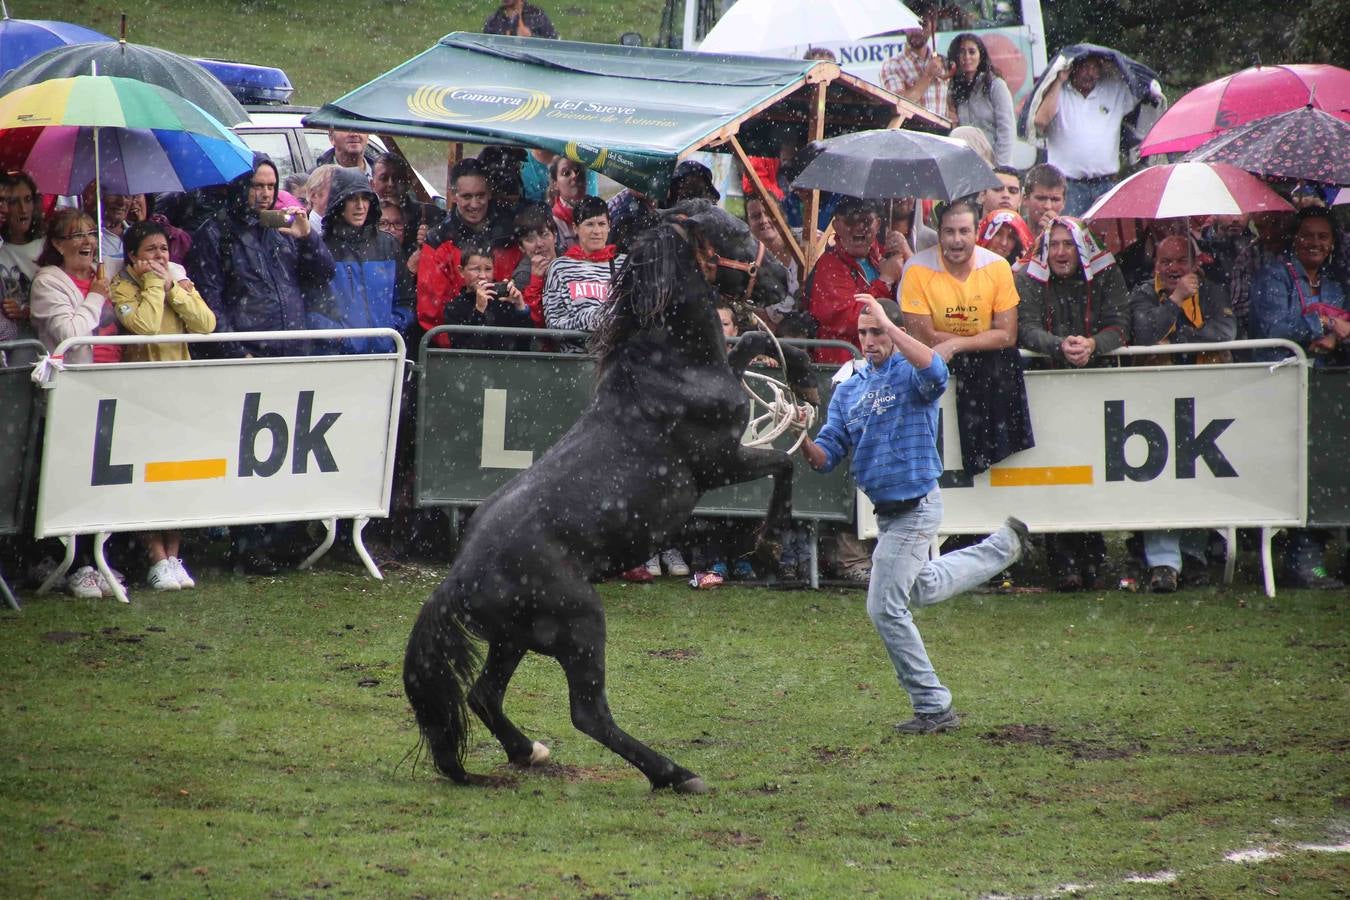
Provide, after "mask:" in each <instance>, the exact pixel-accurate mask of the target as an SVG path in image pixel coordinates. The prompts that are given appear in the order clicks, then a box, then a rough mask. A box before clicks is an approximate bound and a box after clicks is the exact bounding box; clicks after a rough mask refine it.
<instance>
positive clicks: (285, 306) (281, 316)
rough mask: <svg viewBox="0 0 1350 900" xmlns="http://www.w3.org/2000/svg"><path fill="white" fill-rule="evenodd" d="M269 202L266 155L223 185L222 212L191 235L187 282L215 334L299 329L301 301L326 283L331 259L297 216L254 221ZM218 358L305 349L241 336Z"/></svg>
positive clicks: (272, 203) (273, 187) (273, 197)
mask: <svg viewBox="0 0 1350 900" xmlns="http://www.w3.org/2000/svg"><path fill="white" fill-rule="evenodd" d="M276 202H277V168H276V166H275V165H274V164H273V163H272V161H271V160H270V159H268V158H267V156H266V155H264V154H261V153H259V154H255V155H254V157H253V171H251V172H248V173H246V174H244V175H241V176H239V177H238V178H236V179H235V180H234V181H232V182H230V184H229V187H228V199H227V201H226V205H225V208H224V209H223V210H221V211H220V212H218V213H216V214H215V215H213V216H212V217H211V218H209V219H207V220H206V221H205V222H204V223H203V224H202V226H201V227H200V228H198V229H197V232H196V233H195V234H194V235H193V236H192V250H191V251H189V253H188V258H187V271H188V277H189V278H191V279H192V283H193V284H195V285H196V286H197V290H198V291H199V292H200V293H201V295H202V298H203V299H204V300H205V301H206V304H207V306H209V307H211V311H212V312H213V313H215V314H216V331H217V332H246V331H294V330H299V329H303V328H305V327H306V324H305V310H306V306H307V299H308V298H314V297H319V296H322V295H323V293H324V292H325V291H326V290H327V288H328V284H329V282H330V281H332V278H333V273H334V266H333V256H332V254H331V253H329V252H328V248H327V247H326V246H325V245H324V242H323V239H322V238H321V237H320V236H319V235H318V234H317V233H315V232H314V231H313V230H312V229H311V228H310V225H309V218H308V217H307V216H306V215H305V212H304V210H297V211H296V215H295V216H293V217H292V219H291V221H290V223H289V224H287V225H285V226H284V227H280V228H273V227H268V226H265V225H264V224H263V223H262V221H261V219H260V218H259V213H260V212H262V211H263V210H271V209H274V208H275V207H276ZM223 352H224V353H225V354H226V355H228V356H233V357H250V356H298V355H304V354H305V353H307V352H308V348H307V347H306V346H305V345H304V344H302V343H297V342H295V341H262V340H249V339H247V338H241V339H240V340H239V341H237V342H234V343H231V344H226V345H224V351H223Z"/></svg>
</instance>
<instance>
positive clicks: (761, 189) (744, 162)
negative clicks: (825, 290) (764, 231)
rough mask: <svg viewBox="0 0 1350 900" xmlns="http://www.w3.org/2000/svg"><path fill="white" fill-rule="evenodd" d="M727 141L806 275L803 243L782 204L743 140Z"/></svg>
mask: <svg viewBox="0 0 1350 900" xmlns="http://www.w3.org/2000/svg"><path fill="white" fill-rule="evenodd" d="M727 143H729V144H730V145H731V149H732V152H734V153H735V154H736V159H738V160H739V161H740V163H741V166H742V167H743V168H744V169H745V174H746V175H747V176H749V178H750V186H751V187H753V188H754V189H755V194H754V195H755V197H757V198H759V201H760V202H761V203H762V204H763V205H764V210H765V212H767V213H768V214H769V218H770V219H772V220H773V227H774V229H775V230H777V232H778V233H779V234H780V235H782V237H783V242H784V243H786V244H787V247H788V249H789V250H791V251H792V256H793V258H794V259H796V260H797V265H798V266H799V267H800V268H801V271H802V275H803V277H805V274H806V254H805V253H803V252H802V248H801V245H800V244H798V243H797V237H796V235H794V234H793V233H792V226H790V225H788V222H787V219H786V218H784V217H783V208H782V206H780V205H779V203H778V200H777V199H776V198H775V197H774V196H773V195H772V194H771V193H769V189H768V188H767V187H765V186H764V181H763V179H761V178H760V177H759V173H758V172H756V171H755V167H754V166H752V165H750V157H749V155H747V154H746V152H745V148H744V147H742V146H741V142H740V141H739V140H737V139H736V137H735V136H734V135H733V136H732V137H731V139H730V140H729V141H728V142H727Z"/></svg>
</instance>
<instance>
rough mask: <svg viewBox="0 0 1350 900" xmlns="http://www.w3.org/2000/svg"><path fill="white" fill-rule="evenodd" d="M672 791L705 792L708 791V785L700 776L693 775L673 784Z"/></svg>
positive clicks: (686, 792) (685, 792)
mask: <svg viewBox="0 0 1350 900" xmlns="http://www.w3.org/2000/svg"><path fill="white" fill-rule="evenodd" d="M674 791H675V793H677V794H706V793H708V786H707V785H706V784H704V783H703V779H702V778H699V777H698V776H697V775H695V776H694V777H693V778H690V779H689V780H688V781H681V782H680V783H679V784H677V785H675V787H674Z"/></svg>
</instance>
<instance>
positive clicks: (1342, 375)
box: [1308, 368, 1350, 528]
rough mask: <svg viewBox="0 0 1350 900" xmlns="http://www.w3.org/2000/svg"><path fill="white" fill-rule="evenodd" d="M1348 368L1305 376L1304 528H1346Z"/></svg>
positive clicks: (1349, 517) (1349, 495) (1349, 514)
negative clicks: (1306, 408)
mask: <svg viewBox="0 0 1350 900" xmlns="http://www.w3.org/2000/svg"><path fill="white" fill-rule="evenodd" d="M1347 460H1350V368H1348V369H1313V370H1312V371H1310V372H1309V373H1308V527H1310V528H1345V527H1347V526H1350V471H1347V465H1346V461H1347Z"/></svg>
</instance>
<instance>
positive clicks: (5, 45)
mask: <svg viewBox="0 0 1350 900" xmlns="http://www.w3.org/2000/svg"><path fill="white" fill-rule="evenodd" d="M0 11H3V12H4V18H3V19H0V75H3V74H5V73H6V72H8V71H9V70H10V69H15V68H18V67H19V66H21V65H23V64H24V63H26V62H28V60H30V59H32V58H33V57H34V56H37V55H38V54H39V53H45V52H46V51H48V50H50V49H52V48H53V47H62V46H65V45H66V44H89V43H93V42H95V41H111V40H112V38H110V37H108V36H107V35H106V34H104V33H102V32H101V31H95V30H94V29H92V28H85V27H84V26H83V25H74V24H72V23H70V22H49V21H47V20H45V19H11V18H10V17H9V7H8V6H6V5H5V4H4V3H3V2H0Z"/></svg>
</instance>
